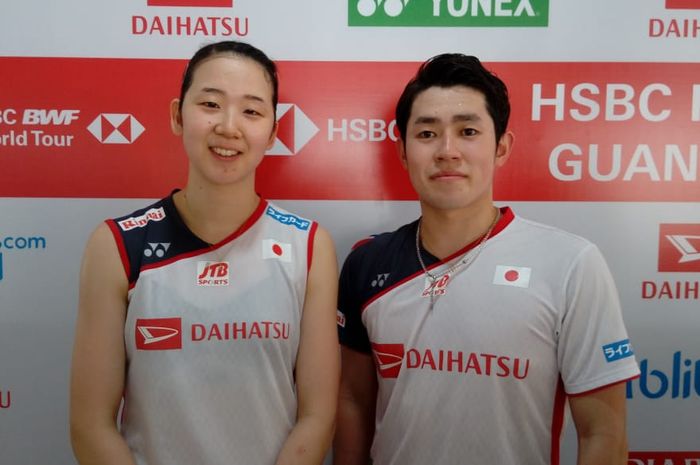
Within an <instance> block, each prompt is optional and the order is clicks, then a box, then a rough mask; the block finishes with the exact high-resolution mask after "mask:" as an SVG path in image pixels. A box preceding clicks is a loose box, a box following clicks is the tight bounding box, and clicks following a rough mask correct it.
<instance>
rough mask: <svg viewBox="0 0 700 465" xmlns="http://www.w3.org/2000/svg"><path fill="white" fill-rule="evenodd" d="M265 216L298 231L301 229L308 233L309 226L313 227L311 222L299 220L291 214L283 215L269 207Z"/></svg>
mask: <svg viewBox="0 0 700 465" xmlns="http://www.w3.org/2000/svg"><path fill="white" fill-rule="evenodd" d="M265 214H266V215H267V216H271V217H272V218H274V219H275V220H277V221H279V222H280V223H282V224H288V225H291V226H295V227H296V228H297V229H300V230H302V231H306V230H307V229H309V226H311V222H310V221H309V220H305V219H304V218H299V217H298V216H295V215H292V214H291V213H282V212H280V211H277V210H275V209H274V208H272V207H271V206H269V205H268V206H267V210H266V211H265Z"/></svg>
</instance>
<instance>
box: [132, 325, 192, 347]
mask: <svg viewBox="0 0 700 465" xmlns="http://www.w3.org/2000/svg"><path fill="white" fill-rule="evenodd" d="M135 336H136V348H137V349H140V350H177V349H182V320H181V319H180V318H139V319H138V320H136V331H135Z"/></svg>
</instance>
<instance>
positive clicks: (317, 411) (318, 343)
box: [277, 228, 340, 465]
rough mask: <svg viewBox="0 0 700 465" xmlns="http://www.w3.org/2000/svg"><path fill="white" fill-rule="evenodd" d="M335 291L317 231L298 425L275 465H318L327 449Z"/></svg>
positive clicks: (334, 367) (336, 367)
mask: <svg viewBox="0 0 700 465" xmlns="http://www.w3.org/2000/svg"><path fill="white" fill-rule="evenodd" d="M337 288H338V264H337V261H336V256H335V248H334V246H333V241H332V240H331V237H330V235H329V234H328V233H327V232H326V231H325V230H323V229H321V228H318V230H317V231H316V236H315V238H314V245H313V261H312V264H311V269H310V270H309V278H308V280H307V286H306V298H305V300H304V309H303V314H302V317H301V341H300V343H299V353H298V354H297V363H296V372H295V373H296V384H297V399H298V407H297V423H296V425H295V426H294V428H293V429H292V431H291V433H290V434H289V437H288V438H287V441H286V442H285V443H284V446H283V447H282V450H281V451H280V454H279V456H278V458H277V465H297V464H305V465H306V464H308V465H310V464H320V463H321V462H323V459H324V457H325V455H326V453H327V452H328V449H329V447H330V442H331V438H332V437H333V425H334V421H335V410H336V403H337V398H338V382H339V377H340V357H339V353H338V336H337V332H336V300H337V292H338V289H337Z"/></svg>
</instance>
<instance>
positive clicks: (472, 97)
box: [410, 85, 488, 122]
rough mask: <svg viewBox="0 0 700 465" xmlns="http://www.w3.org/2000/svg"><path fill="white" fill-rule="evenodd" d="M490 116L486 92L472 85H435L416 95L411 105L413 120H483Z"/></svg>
mask: <svg viewBox="0 0 700 465" xmlns="http://www.w3.org/2000/svg"><path fill="white" fill-rule="evenodd" d="M487 116H488V111H487V109H486V99H485V97H484V94H483V93H482V92H481V91H479V90H477V89H474V88H472V87H467V86H462V85H460V86H450V87H438V86H433V87H429V88H427V89H425V90H424V91H422V92H420V93H419V94H418V95H416V98H415V100H414V101H413V105H412V107H411V118H410V119H411V120H412V121H413V122H416V121H418V122H423V121H426V120H428V119H436V118H438V119H450V120H459V121H475V120H481V119H484V118H485V117H487Z"/></svg>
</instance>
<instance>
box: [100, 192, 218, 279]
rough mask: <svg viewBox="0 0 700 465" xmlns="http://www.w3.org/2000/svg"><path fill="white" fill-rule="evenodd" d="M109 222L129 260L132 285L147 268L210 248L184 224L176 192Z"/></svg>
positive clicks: (126, 266) (122, 253) (121, 249)
mask: <svg viewBox="0 0 700 465" xmlns="http://www.w3.org/2000/svg"><path fill="white" fill-rule="evenodd" d="M108 223H111V224H110V227H111V229H112V231H113V233H114V234H115V236H116V237H115V239H116V240H117V244H118V246H119V247H120V254H121V255H122V260H123V261H126V263H124V266H125V268H126V269H127V270H128V271H127V274H128V276H129V284H130V285H133V284H134V283H135V282H136V280H137V279H138V277H139V274H140V272H141V270H142V269H143V268H144V267H150V266H155V265H157V264H158V263H160V262H164V261H167V260H170V259H172V258H173V257H177V256H178V255H182V254H187V253H191V252H194V251H197V250H200V249H206V248H208V247H209V244H207V243H206V242H204V241H202V240H201V239H199V238H198V237H197V236H195V235H194V234H193V233H192V232H191V231H190V230H189V229H188V228H187V226H186V225H185V224H184V222H183V221H182V218H181V217H180V215H179V213H178V212H177V209H176V208H175V204H174V202H173V197H172V195H170V196H169V197H166V198H164V199H162V200H159V201H158V202H156V203H154V204H152V205H149V206H147V207H145V208H142V209H139V210H136V211H135V212H133V213H131V214H129V215H125V216H122V217H119V218H115V219H113V220H108Z"/></svg>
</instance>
